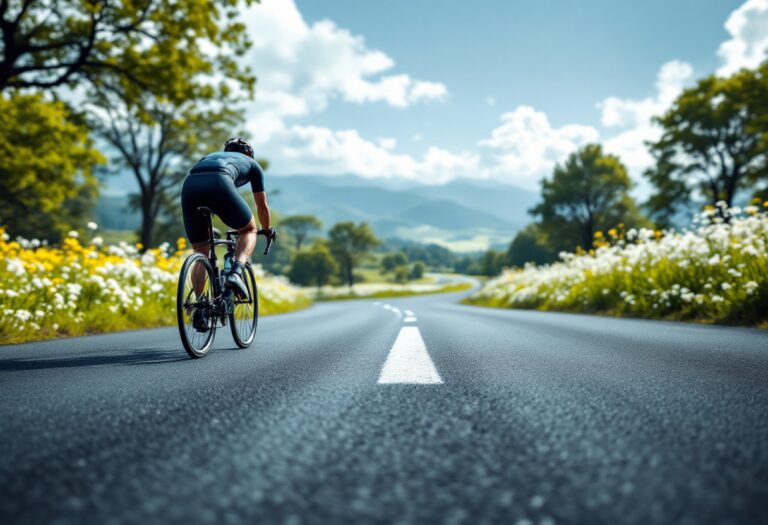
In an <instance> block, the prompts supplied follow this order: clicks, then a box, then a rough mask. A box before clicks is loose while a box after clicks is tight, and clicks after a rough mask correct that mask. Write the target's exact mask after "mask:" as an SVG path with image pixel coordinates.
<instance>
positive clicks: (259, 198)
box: [248, 160, 270, 230]
mask: <svg viewBox="0 0 768 525" xmlns="http://www.w3.org/2000/svg"><path fill="white" fill-rule="evenodd" d="M248 175H249V178H250V179H251V190H253V200H254V202H256V215H258V217H259V224H261V227H262V228H264V229H265V230H268V229H269V224H270V213H269V206H268V205H267V193H266V192H265V191H264V171H263V170H262V169H261V166H259V163H258V162H256V161H255V160H251V169H250V173H249V174H248Z"/></svg>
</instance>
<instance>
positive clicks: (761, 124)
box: [646, 63, 768, 224]
mask: <svg viewBox="0 0 768 525" xmlns="http://www.w3.org/2000/svg"><path fill="white" fill-rule="evenodd" d="M766 100H768V63H766V64H763V65H762V66H761V67H760V68H758V69H757V70H742V71H740V72H738V73H736V74H734V75H733V76H731V77H727V78H719V77H716V76H709V77H707V78H705V79H702V80H700V81H699V82H698V83H697V84H696V85H695V86H694V87H692V88H690V89H686V90H685V91H683V93H682V94H681V95H680V96H679V97H678V98H677V100H675V102H674V104H673V105H672V107H671V108H670V109H669V110H668V111H667V112H666V113H665V114H664V115H662V116H660V117H658V118H656V119H655V121H656V123H657V124H658V125H659V126H661V128H662V135H661V138H660V139H659V140H657V141H655V142H652V143H650V144H649V146H650V151H651V153H652V154H653V156H654V157H655V159H656V165H655V166H653V167H652V168H651V169H649V170H647V171H646V176H647V177H648V179H649V180H650V182H651V184H652V185H653V186H654V189H655V191H654V193H653V195H652V196H651V197H650V199H649V201H648V208H649V209H650V211H651V213H652V215H653V217H654V218H655V219H656V220H658V221H659V222H660V223H662V224H667V223H669V222H671V219H672V217H673V216H674V215H675V214H676V213H677V212H678V211H680V210H681V209H684V208H685V207H686V206H689V205H690V204H691V203H692V202H701V201H702V200H703V201H704V202H708V203H710V204H716V203H717V202H718V201H725V202H726V203H727V204H728V205H729V206H730V205H732V204H733V202H734V197H735V196H736V195H737V193H738V192H739V191H742V190H745V189H759V188H760V187H761V186H762V187H765V185H766V184H768V164H767V163H766V161H767V160H768V159H767V157H766V155H768V141H767V140H766V138H768V127H766V126H767V125H768V102H766Z"/></svg>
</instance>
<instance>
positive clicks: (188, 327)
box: [176, 253, 216, 358]
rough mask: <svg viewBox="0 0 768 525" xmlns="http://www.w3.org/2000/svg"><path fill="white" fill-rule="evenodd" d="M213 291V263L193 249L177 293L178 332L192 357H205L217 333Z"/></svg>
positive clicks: (183, 270) (181, 276) (182, 272)
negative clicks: (193, 251)
mask: <svg viewBox="0 0 768 525" xmlns="http://www.w3.org/2000/svg"><path fill="white" fill-rule="evenodd" d="M213 294H214V286H213V267H212V266H211V263H210V261H209V260H208V258H207V257H205V256H204V255H203V254H201V253H193V254H192V255H190V256H189V257H187V260H186V261H184V265H183V266H182V267H181V273H180V274H179V288H178V291H177V294H176V317H177V318H178V321H179V334H180V335H181V343H182V344H183V345H184V350H186V351H187V354H189V357H192V358H198V357H203V356H205V355H206V354H207V353H208V350H210V349H211V346H212V345H213V338H214V336H215V334H216V316H215V315H214V307H213Z"/></svg>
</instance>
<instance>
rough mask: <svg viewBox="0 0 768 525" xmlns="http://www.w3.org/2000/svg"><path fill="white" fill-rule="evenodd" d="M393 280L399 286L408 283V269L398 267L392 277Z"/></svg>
mask: <svg viewBox="0 0 768 525" xmlns="http://www.w3.org/2000/svg"><path fill="white" fill-rule="evenodd" d="M392 279H393V280H394V281H395V282H396V283H398V284H405V283H407V282H408V267H407V266H398V267H397V268H395V270H394V275H393V276H392Z"/></svg>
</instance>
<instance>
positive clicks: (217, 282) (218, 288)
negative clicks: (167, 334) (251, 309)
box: [197, 206, 273, 326]
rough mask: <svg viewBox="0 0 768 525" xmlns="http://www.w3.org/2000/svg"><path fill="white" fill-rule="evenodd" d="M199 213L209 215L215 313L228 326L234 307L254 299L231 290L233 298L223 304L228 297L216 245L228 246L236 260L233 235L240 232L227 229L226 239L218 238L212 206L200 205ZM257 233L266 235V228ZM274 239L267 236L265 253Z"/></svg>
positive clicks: (229, 251)
mask: <svg viewBox="0 0 768 525" xmlns="http://www.w3.org/2000/svg"><path fill="white" fill-rule="evenodd" d="M197 211H198V212H199V213H202V214H203V216H205V217H207V219H208V239H210V248H209V252H208V260H209V261H210V263H211V266H212V267H213V283H212V284H213V301H212V307H213V308H214V312H213V313H214V315H215V316H217V317H219V318H221V322H222V324H223V325H225V326H226V324H227V316H228V315H229V314H230V313H231V310H232V309H234V307H235V305H236V304H242V303H246V304H251V303H252V302H253V301H254V298H253V297H248V299H247V300H241V299H237V298H236V297H234V296H233V295H232V292H231V291H230V292H229V293H230V295H232V300H230V301H227V302H226V303H225V304H221V302H222V301H224V300H226V299H227V298H225V297H224V291H225V290H224V286H223V276H222V275H221V270H220V269H219V265H218V258H217V257H216V246H226V247H227V253H226V255H225V257H226V256H231V257H232V259H233V260H234V256H235V246H236V241H235V239H233V237H237V236H238V235H239V233H238V232H237V231H235V230H230V229H227V232H226V236H227V238H226V240H223V239H218V240H217V239H216V237H214V235H213V211H212V210H211V209H210V208H206V207H203V206H201V207H199V208H198V209H197ZM257 235H266V231H265V230H259V231H258V232H257ZM272 241H273V239H270V238H267V247H266V249H265V250H264V255H267V254H268V253H269V250H270V248H271V247H272Z"/></svg>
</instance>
